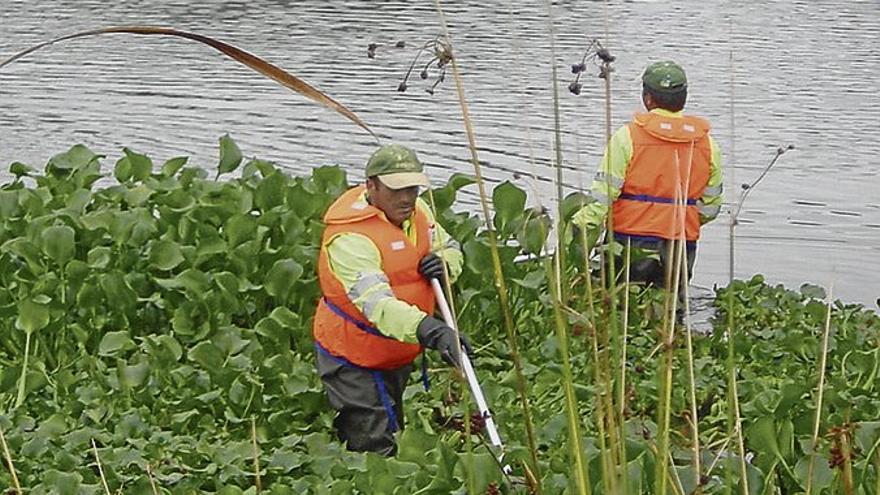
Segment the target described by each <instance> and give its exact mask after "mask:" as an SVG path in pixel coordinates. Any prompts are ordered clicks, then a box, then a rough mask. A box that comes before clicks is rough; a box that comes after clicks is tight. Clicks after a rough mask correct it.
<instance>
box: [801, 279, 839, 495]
mask: <svg viewBox="0 0 880 495" xmlns="http://www.w3.org/2000/svg"><path fill="white" fill-rule="evenodd" d="M832 289H833V288H832ZM831 293H832V290H829V293H828V305H827V310H826V313H825V332H824V335H823V336H822V349H821V353H820V354H819V385H818V392H817V397H816V415H815V417H814V420H813V438H812V442H811V444H810V445H811V447H810V464H809V468H808V469H807V487H806V495H810V493H812V490H813V470H814V469H815V467H816V449H817V447H818V445H819V426H820V424H821V419H822V399H823V397H824V393H825V365H826V364H827V362H828V338H829V336H830V335H831V301H832V300H833V298H832V296H831Z"/></svg>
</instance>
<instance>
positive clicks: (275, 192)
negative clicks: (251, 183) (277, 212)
mask: <svg viewBox="0 0 880 495" xmlns="http://www.w3.org/2000/svg"><path fill="white" fill-rule="evenodd" d="M286 185H287V178H286V177H285V176H284V174H282V173H281V172H274V173H272V174H271V175H269V176H268V177H266V178H265V179H263V180H261V181H260V184H259V185H257V192H256V194H255V196H254V204H256V205H257V208H259V209H260V210H261V211H264V212H265V211H268V210H271V209H272V208H273V207H275V206H278V205H280V204H282V203H283V202H284V188H285V186H286Z"/></svg>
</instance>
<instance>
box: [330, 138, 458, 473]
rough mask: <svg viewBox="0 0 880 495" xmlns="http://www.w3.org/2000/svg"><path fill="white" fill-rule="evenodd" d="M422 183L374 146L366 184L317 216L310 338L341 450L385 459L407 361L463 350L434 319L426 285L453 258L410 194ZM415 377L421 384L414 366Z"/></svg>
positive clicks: (448, 243) (408, 161)
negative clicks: (317, 289) (316, 289)
mask: <svg viewBox="0 0 880 495" xmlns="http://www.w3.org/2000/svg"><path fill="white" fill-rule="evenodd" d="M427 186H428V178H427V176H426V175H425V174H424V171H423V165H422V163H421V161H419V159H418V156H417V155H416V153H415V152H414V151H413V150H411V149H409V148H406V147H404V146H400V145H397V144H391V145H386V146H382V147H380V148H379V149H378V150H377V151H376V152H375V153H373V155H372V156H371V157H370V159H369V161H368V162H367V166H366V182H365V183H364V184H363V185H359V186H357V187H354V188H352V189H349V190H348V191H346V192H345V193H343V194H342V196H340V197H339V199H337V200H336V201H335V202H334V203H333V204H332V205H331V206H330V208H329V209H328V210H327V212H326V214H325V215H324V223H325V224H326V229H325V231H324V234H323V239H322V241H321V250H320V253H319V255H318V267H317V268H318V280H319V282H320V284H321V291H322V293H323V297H322V298H321V299H320V301H319V302H318V307H317V310H316V313H315V319H314V325H313V334H314V338H315V344H316V347H317V369H318V373H319V374H320V376H321V381H322V382H323V384H324V389H325V391H326V392H327V397H328V399H329V401H330V405H331V406H332V407H333V408H334V409H335V410H336V411H337V416H336V419H335V420H334V426H335V428H336V431H337V434H338V436H339V439H340V440H341V441H343V442H345V443H346V445H347V448H348V449H349V450H353V451H372V452H378V453H381V454H384V455H388V456H390V455H394V453H395V452H396V443H395V439H394V433H395V432H396V431H397V430H399V429H401V428H403V409H402V406H403V391H404V389H405V387H406V383H407V380H408V378H409V375H410V373H411V371H412V368H413V366H412V363H413V361H414V360H415V358H416V357H417V356H418V355H419V354H420V353H421V352H422V349H423V347H427V348H430V349H435V350H437V351H439V352H440V356H441V357H442V358H443V359H444V360H445V361H446V362H448V363H450V364H453V365H455V366H458V365H459V359H460V357H459V356H460V355H459V353H460V350H461V347H462V345H463V346H465V348H466V349H467V350H468V351H469V350H470V346H469V344H468V343H467V341H466V340H465V339H464V338H463V337H461V336H458V335H457V332H455V331H454V330H453V329H452V328H450V327H449V326H447V325H446V324H445V323H444V322H443V321H442V320H440V319H438V318H435V317H434V305H435V301H434V293H433V290H432V288H431V285H430V282H429V281H430V279H432V278H437V279H441V280H442V279H443V278H444V277H445V276H446V275H447V274H448V276H449V278H450V280H455V278H456V277H457V276H458V275H459V273H461V266H462V253H461V250H460V248H459V246H458V243H457V242H455V240H453V239H452V238H451V237H450V236H449V234H447V233H446V231H445V230H444V229H443V227H441V226H440V225H439V224H437V223H436V222H435V220H434V218H433V215H432V214H431V211H430V209H429V208H428V205H427V204H426V203H425V202H424V201H423V200H422V199H421V198H419V196H418V194H419V188H420V187H427ZM444 264H445V267H444ZM459 339H460V340H459ZM422 372H423V378H424V379H425V380H426V377H424V373H425V367H424V360H423V368H422ZM426 386H427V382H426Z"/></svg>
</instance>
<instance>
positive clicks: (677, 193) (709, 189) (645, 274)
mask: <svg viewBox="0 0 880 495" xmlns="http://www.w3.org/2000/svg"><path fill="white" fill-rule="evenodd" d="M687 89H688V84H687V77H686V76H685V72H684V70H683V69H682V68H681V66H679V65H678V64H676V63H675V62H671V61H663V62H656V63H653V64H651V65H649V66H648V67H647V68H646V69H645V72H644V73H643V74H642V102H643V103H644V105H645V108H646V109H647V110H648V111H647V113H639V114H636V115H635V116H634V117H633V119H632V121H631V122H629V123H628V124H626V125H624V126H622V127H620V128H619V129H618V130H617V131H616V132H615V133H614V135H613V136H612V137H611V140H610V141H609V143H608V147H607V148H606V150H605V154H604V156H603V157H602V161H601V162H600V164H599V170H598V172H597V173H596V176H595V178H594V179H593V183H592V185H591V188H590V196H591V197H592V199H593V201H592V202H589V203H587V204H586V205H585V206H584V207H583V208H582V209H581V210H580V211H578V212H577V213H576V214H575V215H574V217H573V219H572V221H573V222H574V224H575V225H577V226H579V227H581V228H583V229H586V232H587V237H588V239H589V240H588V244H589V246H588V247H592V245H593V244H594V243H595V242H596V240H597V239H598V237H599V235H600V233H601V231H602V228H603V226H604V225H605V219H606V216H607V215H608V211H609V206H610V210H611V215H612V223H613V228H614V236H613V238H614V239H615V240H617V241H618V242H620V243H622V244H623V245H624V246H626V245H627V244H629V245H630V246H631V247H632V248H636V249H641V250H644V251H646V252H647V254H649V256H646V257H639V258H638V259H636V258H633V259H634V261H633V263H632V265H631V266H630V280H631V281H633V282H645V283H649V284H653V285H656V286H659V287H665V286H666V283H667V280H671V279H669V278H668V277H671V274H672V273H673V271H672V270H671V267H672V266H673V263H670V260H669V259H668V258H669V253H670V250H669V249H668V248H669V243H670V242H673V241H675V240H679V241H684V243H685V246H686V251H685V253H686V260H687V273H688V275H690V274H691V273H692V270H693V265H694V261H695V259H696V248H697V240H698V239H699V238H700V227H701V226H702V225H703V224H705V223H707V222H709V221H711V220H713V219H715V217H717V216H718V213H719V212H720V210H721V200H722V197H721V194H722V171H721V152H720V150H719V148H718V145H717V144H716V143H715V140H714V139H713V138H712V136H710V135H709V123H708V122H707V121H706V120H703V119H701V118H699V117H694V116H691V115H685V114H684V113H683V111H682V110H683V108H684V105H685V101H686V100H687ZM674 259H675V258H673V260H674ZM618 266H620V265H619V264H618ZM682 272H683V270H682ZM682 287H683V285H682Z"/></svg>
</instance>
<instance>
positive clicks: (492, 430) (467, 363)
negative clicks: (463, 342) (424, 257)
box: [431, 278, 511, 474]
mask: <svg viewBox="0 0 880 495" xmlns="http://www.w3.org/2000/svg"><path fill="white" fill-rule="evenodd" d="M431 287H433V288H434V295H435V296H437V305H438V306H440V313H441V314H442V315H443V319H444V320H446V324H447V325H449V327H450V328H452V329H455V330H456V331H458V328H457V327H456V325H455V318H453V317H452V311H450V309H449V304H448V303H447V302H446V296H445V295H444V294H443V289H442V288H441V287H440V282H439V281H438V280H437V279H436V278H434V279H431ZM460 355H461V370H462V371H463V372H464V376H465V377H467V381H468V385H470V388H471V394H472V395H473V396H474V400H475V401H476V402H477V407H478V408H479V409H480V416H482V418H483V421H484V424H485V427H486V431H487V432H488V433H489V442H490V443H491V444H492V446H493V447H495V448H496V449H497V451H498V456H497V458H498V463H499V464H500V465H501V466H502V468H501V469H502V470H503V471H504V472H505V473H506V474H510V472H511V469H510V466H509V465H508V464H505V463H504V444H503V443H501V436H500V435H498V428H497V427H496V426H495V420H494V419H493V418H492V413H491V412H490V411H489V406H488V405H487V404H486V397H485V396H484V395H483V389H481V388H480V382H478V381H477V374H476V373H474V367H473V365H471V360H470V358H469V357H468V355H467V352H465V350H464V348H462V349H461V352H460Z"/></svg>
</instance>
